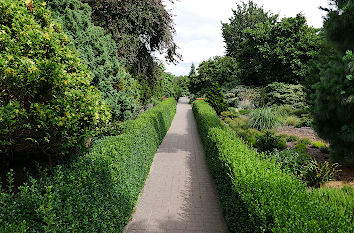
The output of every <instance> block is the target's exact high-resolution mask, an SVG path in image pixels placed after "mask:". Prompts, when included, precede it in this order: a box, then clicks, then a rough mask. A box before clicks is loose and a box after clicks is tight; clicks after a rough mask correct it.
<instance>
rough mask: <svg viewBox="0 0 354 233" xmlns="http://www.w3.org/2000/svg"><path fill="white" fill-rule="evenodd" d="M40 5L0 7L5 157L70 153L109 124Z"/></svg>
mask: <svg viewBox="0 0 354 233" xmlns="http://www.w3.org/2000/svg"><path fill="white" fill-rule="evenodd" d="M29 4H30V3H29ZM44 5H45V4H44V3H42V2H39V1H34V2H33V6H32V5H28V6H26V4H25V3H24V1H20V0H2V1H1V2H0V15H1V17H0V28H1V29H0V30H1V34H0V54H1V56H0V57H1V58H0V74H1V77H0V86H1V87H2V88H5V89H3V90H2V91H1V93H0V119H1V120H0V122H1V123H0V151H1V152H2V153H4V152H5V154H6V153H10V151H26V152H30V151H32V152H42V153H45V154H60V153H61V152H68V150H70V149H72V148H73V147H75V146H76V145H78V144H81V143H82V142H84V141H85V139H87V137H89V136H90V135H92V133H93V132H94V131H95V130H96V129H97V128H98V127H100V126H101V124H105V123H107V121H108V120H109V118H110V114H109V108H108V106H107V104H105V103H104V102H103V99H102V97H101V94H100V93H99V91H98V90H97V89H95V88H94V87H93V86H91V85H90V81H91V77H90V74H89V71H88V70H87V69H86V68H85V66H83V65H82V64H81V62H80V60H79V59H78V57H77V55H76V53H74V52H73V51H72V50H70V49H69V48H68V47H67V45H68V43H69V41H68V38H67V36H65V35H64V34H63V32H62V31H61V29H60V26H59V25H58V24H57V23H55V22H53V21H52V20H51V18H50V12H49V11H48V10H47V9H46V7H45V6H44ZM5 90H6V91H5Z"/></svg>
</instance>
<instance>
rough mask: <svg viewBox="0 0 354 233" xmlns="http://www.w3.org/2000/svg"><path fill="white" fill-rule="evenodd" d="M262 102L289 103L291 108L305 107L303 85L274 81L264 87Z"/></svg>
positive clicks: (268, 103) (269, 103)
mask: <svg viewBox="0 0 354 233" xmlns="http://www.w3.org/2000/svg"><path fill="white" fill-rule="evenodd" d="M265 92H266V94H265V98H264V102H265V104H267V105H270V106H272V105H290V106H292V107H293V108H304V107H305V97H306V95H305V92H304V87H303V86H302V85H300V84H298V85H294V84H285V83H278V82H274V83H271V84H268V85H267V86H266V87H265Z"/></svg>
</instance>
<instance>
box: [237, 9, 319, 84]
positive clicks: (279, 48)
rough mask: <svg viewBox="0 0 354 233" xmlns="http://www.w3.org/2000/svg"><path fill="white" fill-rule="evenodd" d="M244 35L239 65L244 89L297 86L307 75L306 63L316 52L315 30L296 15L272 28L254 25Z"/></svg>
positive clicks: (317, 44)
mask: <svg viewBox="0 0 354 233" xmlns="http://www.w3.org/2000/svg"><path fill="white" fill-rule="evenodd" d="M244 34H245V35H244V36H245V38H246V39H245V40H244V41H243V42H242V44H241V48H242V49H241V50H240V54H239V57H240V58H242V59H240V60H239V64H240V68H241V69H242V81H243V83H244V84H247V85H256V86H262V85H267V84H270V83H272V82H283V83H292V84H298V83H301V82H303V81H304V80H305V78H306V77H307V76H308V74H309V72H310V66H309V62H310V61H311V60H312V59H315V58H316V57H317V54H318V51H319V36H318V35H317V33H316V30H315V29H313V28H311V27H308V26H307V25H306V19H305V17H304V16H302V15H300V14H298V15H297V16H296V17H294V18H283V19H282V20H281V21H280V22H278V23H275V24H273V23H270V22H266V23H262V24H257V25H256V26H255V27H254V28H252V29H246V30H244Z"/></svg>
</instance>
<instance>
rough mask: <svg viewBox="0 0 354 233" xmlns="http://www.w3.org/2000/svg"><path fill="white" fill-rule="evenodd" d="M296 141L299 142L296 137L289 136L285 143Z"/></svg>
mask: <svg viewBox="0 0 354 233" xmlns="http://www.w3.org/2000/svg"><path fill="white" fill-rule="evenodd" d="M297 140H299V138H298V137H297V136H294V135H290V136H288V137H287V138H286V141H287V142H295V141H297Z"/></svg>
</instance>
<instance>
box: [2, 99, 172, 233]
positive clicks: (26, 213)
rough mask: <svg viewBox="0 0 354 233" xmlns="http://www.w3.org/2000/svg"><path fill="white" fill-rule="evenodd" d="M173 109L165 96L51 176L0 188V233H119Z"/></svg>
mask: <svg viewBox="0 0 354 233" xmlns="http://www.w3.org/2000/svg"><path fill="white" fill-rule="evenodd" d="M175 113H176V101H175V100H174V99H173V98H169V99H167V100H165V101H163V102H162V103H160V104H159V105H157V106H156V107H154V108H152V109H150V110H147V111H146V112H144V113H142V114H141V115H140V116H139V117H138V118H137V119H136V120H134V121H129V122H127V123H126V124H125V126H124V129H123V133H122V134H121V135H118V136H108V137H104V138H102V139H100V140H98V141H96V142H94V144H93V145H92V148H91V149H90V150H89V151H88V152H87V153H86V154H84V155H83V156H80V157H77V158H75V159H74V160H73V161H72V162H71V163H70V164H68V165H63V166H57V167H56V168H55V169H53V171H52V172H51V175H42V176H41V178H39V179H38V180H35V179H32V180H31V181H30V182H29V184H25V185H23V186H21V187H20V188H19V189H20V191H19V192H18V193H17V196H16V197H15V196H14V194H9V193H7V192H3V191H1V192H0V232H122V230H123V227H124V226H125V225H126V224H127V222H128V220H129V218H130V215H131V213H132V211H133V208H134V206H135V204H136V202H137V199H138V196H139V194H140V192H141V190H142V188H143V186H144V183H145V179H146V177H147V175H148V173H149V170H150V166H151V163H152V160H153V157H154V154H155V152H156V150H157V148H158V146H159V145H160V143H161V142H162V140H163V138H164V136H165V134H166V132H167V131H168V129H169V127H170V125H171V122H172V120H173V118H174V115H175Z"/></svg>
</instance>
